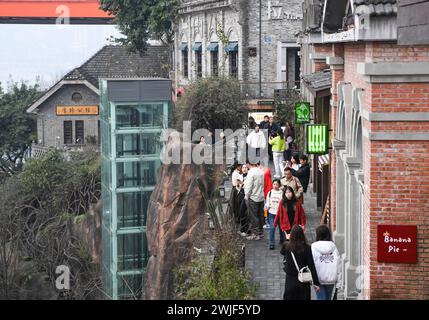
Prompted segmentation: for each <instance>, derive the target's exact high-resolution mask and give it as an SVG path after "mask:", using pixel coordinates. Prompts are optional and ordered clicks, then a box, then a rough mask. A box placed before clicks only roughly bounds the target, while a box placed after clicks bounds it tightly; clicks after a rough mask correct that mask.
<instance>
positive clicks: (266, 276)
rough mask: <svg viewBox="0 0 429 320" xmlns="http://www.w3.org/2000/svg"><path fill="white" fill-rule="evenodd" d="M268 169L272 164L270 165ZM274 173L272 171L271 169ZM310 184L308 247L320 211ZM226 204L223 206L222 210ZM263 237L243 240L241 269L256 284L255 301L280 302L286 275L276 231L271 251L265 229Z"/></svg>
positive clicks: (307, 197) (228, 186)
mask: <svg viewBox="0 0 429 320" xmlns="http://www.w3.org/2000/svg"><path fill="white" fill-rule="evenodd" d="M270 167H272V165H271V166H270ZM271 172H274V168H271ZM224 188H225V194H226V195H230V192H231V188H232V184H231V181H230V179H228V180H227V181H225V183H224ZM311 189H312V186H311V184H310V185H309V186H308V190H307V193H306V194H305V199H304V211H305V214H306V218H307V225H306V229H305V235H306V237H307V240H308V242H309V244H311V243H312V242H314V241H315V237H316V228H317V226H319V224H320V218H321V216H322V212H321V211H318V210H317V206H316V195H315V194H313V193H312V192H311ZM226 208H227V203H224V210H226ZM264 234H265V236H264V238H263V239H262V240H259V241H246V253H245V259H246V261H245V264H246V265H245V266H246V269H248V270H249V271H250V272H251V274H252V276H253V280H254V281H255V282H256V283H258V284H259V288H258V290H257V293H256V299H257V300H281V299H283V292H284V287H285V278H286V275H285V273H284V271H283V256H282V255H281V254H280V245H279V243H278V241H279V234H278V230H276V235H275V237H276V238H275V239H276V247H275V250H269V248H268V229H264ZM311 294H312V299H315V293H314V290H312V293H311Z"/></svg>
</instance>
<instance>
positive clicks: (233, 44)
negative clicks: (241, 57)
mask: <svg viewBox="0 0 429 320" xmlns="http://www.w3.org/2000/svg"><path fill="white" fill-rule="evenodd" d="M225 51H226V52H237V51H238V42H230V43H229V44H228V45H227V46H226V47H225Z"/></svg>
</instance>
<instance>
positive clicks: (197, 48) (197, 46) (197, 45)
mask: <svg viewBox="0 0 429 320" xmlns="http://www.w3.org/2000/svg"><path fill="white" fill-rule="evenodd" d="M192 51H199V52H201V51H203V44H202V43H201V42H195V43H194V45H193V46H192Z"/></svg>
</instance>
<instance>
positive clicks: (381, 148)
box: [331, 43, 429, 299]
mask: <svg viewBox="0 0 429 320" xmlns="http://www.w3.org/2000/svg"><path fill="white" fill-rule="evenodd" d="M333 52H336V53H338V54H341V49H338V48H334V47H333ZM344 61H345V66H344V67H345V68H344V81H346V82H351V83H352V85H353V87H359V88H364V90H365V91H364V101H365V103H364V108H365V109H366V110H368V111H370V112H392V113H393V112H429V83H379V84H369V83H367V82H366V81H365V80H364V79H363V77H361V76H360V75H359V74H357V72H356V66H357V63H358V62H389V61H391V62H406V61H429V47H423V46H417V47H407V46H401V47H400V46H397V45H396V44H393V43H367V44H346V45H345V46H344ZM339 80H341V73H339V72H338V73H335V72H334V77H333V88H335V87H336V84H337V82H338V81H339ZM334 99H336V97H335V96H334ZM333 110H335V109H333ZM332 119H333V122H335V119H334V118H332ZM333 125H334V123H333ZM333 127H335V126H333ZM364 127H365V128H366V129H367V131H368V132H370V133H376V132H404V133H416V132H429V123H428V122H372V123H369V122H367V121H365V122H364ZM428 159H429V141H369V140H368V139H364V164H363V169H364V180H365V195H364V205H363V210H364V213H363V214H364V216H363V235H362V236H363V252H364V253H363V254H364V256H363V263H364V265H365V266H366V271H367V272H368V273H367V274H368V277H367V279H368V280H369V281H368V282H367V285H368V288H367V290H364V297H365V298H367V299H429V160H428ZM332 164H333V165H332V182H333V183H332V186H331V192H332V194H333V196H332V197H333V198H332V200H333V201H332V202H331V204H332V206H333V208H332V209H333V211H334V212H335V205H336V204H335V198H334V194H335V191H336V190H335V161H333V162H332ZM378 224H404V225H417V226H418V264H416V265H410V264H384V263H378V262H377V242H376V241H377V225H378ZM334 227H335V226H334Z"/></svg>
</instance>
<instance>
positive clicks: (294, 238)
mask: <svg viewBox="0 0 429 320" xmlns="http://www.w3.org/2000/svg"><path fill="white" fill-rule="evenodd" d="M291 252H293V254H294V256H295V259H296V262H297V264H298V268H299V269H302V268H304V267H305V266H308V267H309V269H310V271H311V275H312V278H313V285H314V288H315V290H316V292H318V291H319V290H320V282H319V278H318V276H317V271H316V267H315V266H314V261H313V254H312V252H311V247H310V246H309V245H308V244H307V239H306V238H305V235H304V230H303V229H302V228H301V226H299V225H295V226H293V228H292V230H291V233H290V240H289V242H285V243H284V244H283V247H282V250H281V251H280V253H281V254H282V255H283V256H284V271H285V272H286V284H285V292H284V295H283V299H284V300H311V289H310V285H311V284H310V283H302V282H300V281H299V280H298V270H297V268H296V265H295V262H294V261H293V258H292V254H291Z"/></svg>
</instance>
